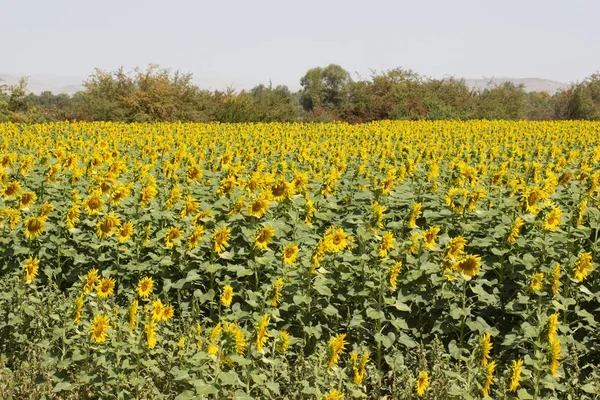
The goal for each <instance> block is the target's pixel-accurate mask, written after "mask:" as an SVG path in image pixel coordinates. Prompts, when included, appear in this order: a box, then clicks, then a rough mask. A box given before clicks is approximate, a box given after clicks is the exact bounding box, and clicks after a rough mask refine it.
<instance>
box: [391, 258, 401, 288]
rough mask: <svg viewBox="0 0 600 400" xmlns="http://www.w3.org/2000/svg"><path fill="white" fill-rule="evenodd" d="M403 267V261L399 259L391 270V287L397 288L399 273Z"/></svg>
mask: <svg viewBox="0 0 600 400" xmlns="http://www.w3.org/2000/svg"><path fill="white" fill-rule="evenodd" d="M401 268H402V261H398V262H396V263H395V264H394V266H393V267H392V269H391V270H390V276H389V282H390V289H391V290H392V291H393V290H396V285H397V284H398V275H399V274H400V269H401Z"/></svg>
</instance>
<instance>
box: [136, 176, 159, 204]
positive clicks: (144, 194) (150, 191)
mask: <svg viewBox="0 0 600 400" xmlns="http://www.w3.org/2000/svg"><path fill="white" fill-rule="evenodd" d="M157 194H158V190H156V184H155V183H154V182H148V183H147V184H146V186H144V188H143V189H142V191H141V193H140V202H139V204H140V207H142V208H146V207H148V206H149V205H150V202H151V201H152V199H153V198H154V197H156V195H157Z"/></svg>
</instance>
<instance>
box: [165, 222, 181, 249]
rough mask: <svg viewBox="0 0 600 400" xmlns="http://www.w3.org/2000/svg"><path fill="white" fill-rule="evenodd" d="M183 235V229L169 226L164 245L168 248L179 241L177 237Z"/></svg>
mask: <svg viewBox="0 0 600 400" xmlns="http://www.w3.org/2000/svg"><path fill="white" fill-rule="evenodd" d="M182 236H183V231H182V230H181V229H179V228H177V227H174V226H172V227H170V228H169V229H168V230H167V234H166V235H165V246H167V247H168V248H171V247H173V246H174V245H175V244H177V243H178V242H179V239H181V237H182Z"/></svg>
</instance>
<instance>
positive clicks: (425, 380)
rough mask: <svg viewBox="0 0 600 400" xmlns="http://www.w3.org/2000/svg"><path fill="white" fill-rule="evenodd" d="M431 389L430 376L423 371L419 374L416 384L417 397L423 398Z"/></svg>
mask: <svg viewBox="0 0 600 400" xmlns="http://www.w3.org/2000/svg"><path fill="white" fill-rule="evenodd" d="M428 387H429V374H428V373H427V371H422V372H420V373H419V376H418V377H417V383H416V384H415V389H416V391H417V396H419V397H421V396H423V394H425V391H426V390H427V388H428Z"/></svg>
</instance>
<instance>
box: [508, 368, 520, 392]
mask: <svg viewBox="0 0 600 400" xmlns="http://www.w3.org/2000/svg"><path fill="white" fill-rule="evenodd" d="M512 364H513V367H512V374H511V376H510V388H509V390H510V391H511V392H516V391H517V388H518V387H519V379H521V372H522V371H521V367H522V366H523V360H519V361H515V360H513V361H512Z"/></svg>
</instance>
